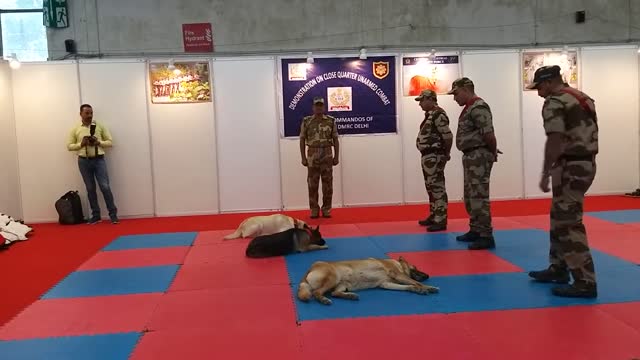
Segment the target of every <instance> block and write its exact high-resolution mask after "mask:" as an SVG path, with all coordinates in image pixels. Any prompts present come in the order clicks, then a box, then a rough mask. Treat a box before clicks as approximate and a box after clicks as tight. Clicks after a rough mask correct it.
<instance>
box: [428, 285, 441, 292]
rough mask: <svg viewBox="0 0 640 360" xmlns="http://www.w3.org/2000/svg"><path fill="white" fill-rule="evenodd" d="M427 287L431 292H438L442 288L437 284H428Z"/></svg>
mask: <svg viewBox="0 0 640 360" xmlns="http://www.w3.org/2000/svg"><path fill="white" fill-rule="evenodd" d="M427 289H428V291H429V293H431V294H437V293H439V292H440V288H438V287H435V286H427Z"/></svg>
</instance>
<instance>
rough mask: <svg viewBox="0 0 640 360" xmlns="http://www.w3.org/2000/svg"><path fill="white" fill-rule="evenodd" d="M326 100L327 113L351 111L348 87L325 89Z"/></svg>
mask: <svg viewBox="0 0 640 360" xmlns="http://www.w3.org/2000/svg"><path fill="white" fill-rule="evenodd" d="M327 98H328V99H329V109H327V110H328V111H351V110H353V96H352V92H351V87H350V86H349V87H329V88H327Z"/></svg>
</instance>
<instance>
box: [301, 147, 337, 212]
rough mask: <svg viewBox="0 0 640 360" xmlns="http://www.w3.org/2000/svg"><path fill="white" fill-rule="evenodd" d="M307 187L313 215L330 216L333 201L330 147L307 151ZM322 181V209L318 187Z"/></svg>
mask: <svg viewBox="0 0 640 360" xmlns="http://www.w3.org/2000/svg"><path fill="white" fill-rule="evenodd" d="M307 162H308V166H307V185H308V189H309V208H310V209H311V214H312V215H318V212H319V211H320V209H322V213H323V214H330V213H331V207H332V204H331V202H332V199H333V153H332V151H331V148H330V147H320V148H311V147H310V148H309V149H308V151H307ZM321 179H322V208H320V205H319V204H318V187H319V182H320V180H321Z"/></svg>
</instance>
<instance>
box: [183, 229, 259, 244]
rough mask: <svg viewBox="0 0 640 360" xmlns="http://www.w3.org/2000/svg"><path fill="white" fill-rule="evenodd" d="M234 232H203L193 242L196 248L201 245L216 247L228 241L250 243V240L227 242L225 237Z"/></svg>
mask: <svg viewBox="0 0 640 360" xmlns="http://www.w3.org/2000/svg"><path fill="white" fill-rule="evenodd" d="M233 231H234V230H212V231H201V232H199V233H198V236H196V239H195V241H194V242H193V245H194V246H199V245H214V244H223V243H226V242H228V241H233V242H249V240H248V239H230V240H225V239H224V237H225V236H226V235H228V234H231V233H232V232H233Z"/></svg>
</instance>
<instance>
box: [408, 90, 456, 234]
mask: <svg viewBox="0 0 640 360" xmlns="http://www.w3.org/2000/svg"><path fill="white" fill-rule="evenodd" d="M415 100H416V101H419V103H418V104H419V105H420V107H421V108H422V110H424V111H425V117H424V120H423V121H422V123H421V124H420V131H419V132H418V137H417V139H416V147H417V148H418V151H420V154H421V163H422V174H423V176H424V184H425V187H426V189H427V194H428V195H429V207H430V210H429V217H428V218H426V219H425V220H420V221H419V222H418V223H419V224H420V225H423V226H427V231H442V230H446V229H447V206H448V201H449V199H448V197H447V189H446V186H445V178H444V168H445V165H446V164H447V161H449V160H450V159H451V146H452V143H453V134H452V133H451V129H449V117H448V116H447V113H446V112H445V111H444V110H443V109H442V108H441V107H439V106H438V98H437V95H436V93H435V92H434V91H432V90H423V91H422V92H421V93H420V95H419V96H418V97H416V98H415Z"/></svg>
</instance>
